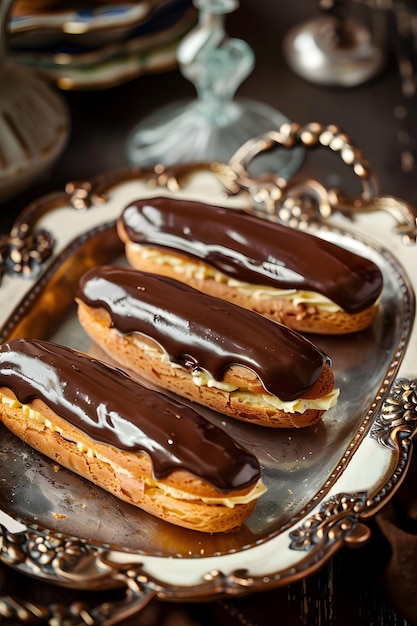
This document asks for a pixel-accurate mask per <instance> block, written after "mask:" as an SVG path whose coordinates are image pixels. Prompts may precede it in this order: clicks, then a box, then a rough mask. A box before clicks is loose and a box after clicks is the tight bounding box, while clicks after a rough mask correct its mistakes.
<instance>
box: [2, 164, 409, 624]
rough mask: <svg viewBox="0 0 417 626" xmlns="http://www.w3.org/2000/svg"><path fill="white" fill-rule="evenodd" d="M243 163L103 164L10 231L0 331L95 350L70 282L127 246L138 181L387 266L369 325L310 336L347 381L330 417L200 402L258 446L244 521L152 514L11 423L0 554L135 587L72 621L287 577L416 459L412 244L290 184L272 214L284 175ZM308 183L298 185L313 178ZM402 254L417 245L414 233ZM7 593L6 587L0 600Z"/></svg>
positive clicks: (5, 436)
mask: <svg viewBox="0 0 417 626" xmlns="http://www.w3.org/2000/svg"><path fill="white" fill-rule="evenodd" d="M241 163H242V161H240V164H241ZM243 174H244V176H242V168H241V169H239V167H236V164H234V165H233V164H232V165H230V164H227V165H226V164H219V163H214V164H197V165H193V166H190V165H189V166H178V167H176V168H170V169H169V170H165V169H163V168H156V169H155V171H152V172H151V171H140V170H135V169H128V170H123V171H120V172H111V173H106V174H103V175H102V176H99V177H97V178H96V179H95V180H93V181H90V182H83V183H70V184H68V186H67V188H66V189H65V190H64V191H63V192H57V193H54V194H50V195H48V196H45V197H43V198H41V199H40V200H39V201H37V202H35V203H33V204H32V205H30V206H29V207H28V208H27V209H26V210H25V211H24V212H23V213H22V215H21V216H20V217H19V219H18V220H17V222H16V224H15V226H14V228H13V229H12V232H11V233H10V235H7V236H6V235H4V236H2V238H1V239H0V272H1V281H2V282H1V286H0V310H1V312H2V314H1V320H0V323H1V326H0V335H1V340H2V341H4V340H6V339H9V338H12V337H14V336H36V337H47V338H50V339H53V340H55V341H60V342H62V343H66V344H68V345H71V346H73V347H75V348H79V349H82V350H85V351H89V352H90V353H92V354H94V355H95V356H100V353H99V351H98V349H97V348H96V347H95V346H93V345H91V343H90V342H89V340H88V338H87V337H86V336H85V335H84V334H83V331H82V330H81V329H80V327H79V326H78V323H77V320H76V316H75V314H74V303H73V298H74V292H75V287H76V284H77V281H78V278H79V276H80V275H81V274H82V273H83V271H85V269H87V268H88V267H91V266H92V265H95V264H97V263H103V262H113V261H114V262H123V250H122V248H121V244H120V242H119V241H118V239H117V236H116V233H115V220H116V218H117V216H118V215H119V214H120V212H121V210H122V209H123V207H124V206H125V205H126V204H127V203H128V202H129V201H131V200H133V199H135V198H137V197H139V196H152V195H156V194H158V195H161V194H162V195H163V194H166V195H172V194H174V195H175V196H177V197H187V198H193V199H208V200H210V201H213V202H215V203H216V202H217V203H219V204H227V205H230V207H231V210H232V209H233V208H234V207H245V208H247V209H248V210H253V211H256V212H257V213H260V214H261V215H263V217H265V218H266V219H277V218H278V219H281V220H283V221H286V222H287V223H289V224H290V225H291V226H293V227H296V228H303V229H306V230H309V231H312V232H314V233H315V234H317V235H318V236H320V237H325V238H328V239H330V240H332V241H334V242H336V243H338V244H339V245H342V246H346V247H348V248H350V249H352V250H354V251H356V252H358V253H360V254H363V255H365V256H368V257H369V258H371V259H372V260H374V261H375V262H376V263H377V264H378V265H379V266H380V268H381V270H382V272H383V275H384V291H383V295H382V300H381V305H380V310H379V313H378V316H377V318H376V320H375V323H374V324H373V326H372V328H371V329H369V330H368V331H366V332H363V333H359V334H358V335H354V336H352V337H348V338H346V337H345V338H343V337H341V338H326V337H322V338H320V339H318V338H314V341H316V342H317V343H318V344H319V345H321V347H322V348H323V349H325V350H326V351H327V352H328V353H329V354H330V356H331V357H332V359H333V366H334V370H335V374H336V383H337V385H338V386H339V387H340V389H341V396H340V401H339V403H338V405H337V406H336V407H334V409H331V410H330V411H329V412H328V413H327V414H326V416H325V418H324V419H323V422H322V423H321V424H319V425H318V426H317V427H314V429H307V430H300V431H282V432H275V431H274V432H273V433H272V435H271V432H270V430H269V429H260V428H257V427H254V426H252V425H249V424H242V423H238V422H236V423H231V422H230V421H226V420H224V419H223V418H221V417H220V416H218V415H217V414H214V413H212V412H210V411H204V414H205V415H206V416H207V417H208V419H211V420H214V421H216V422H219V423H220V424H221V425H222V426H223V427H224V428H226V429H228V430H229V432H230V433H231V434H232V435H233V436H234V437H236V438H237V439H238V440H239V441H241V442H242V443H243V444H244V445H246V446H248V447H249V448H250V449H252V450H253V451H254V452H255V454H257V456H258V458H259V460H260V463H261V467H262V473H263V478H264V481H265V483H266V484H267V486H268V492H267V494H266V495H265V496H263V497H262V499H261V500H260V502H259V504H258V505H257V507H256V509H255V511H254V513H253V514H252V516H251V518H250V519H249V520H248V523H247V524H246V525H245V527H243V528H242V529H241V530H240V531H239V532H237V533H232V534H226V535H222V536H205V535H202V534H200V533H195V532H193V531H188V530H183V529H179V528H176V527H172V526H171V525H168V524H165V523H163V522H161V521H159V520H155V519H153V518H151V516H149V515H147V514H145V513H143V512H141V511H138V510H136V509H134V507H130V506H129V505H126V504H124V503H122V502H119V501H116V499H115V498H113V497H112V496H110V495H109V494H107V493H105V492H103V491H102V490H100V489H98V488H96V487H95V486H94V485H91V484H90V483H87V482H86V481H84V480H83V479H81V478H79V477H77V476H75V475H73V474H72V473H71V472H68V471H67V470H65V469H62V468H61V469H59V468H57V467H56V465H54V463H53V462H52V461H49V460H48V459H45V458H43V457H41V456H40V455H39V454H38V453H36V452H35V451H33V450H31V449H29V448H28V447H27V446H25V445H24V444H22V443H21V442H20V441H18V440H16V438H14V437H13V436H12V435H11V434H10V433H8V431H6V430H5V429H4V428H3V427H1V436H2V447H1V450H0V501H1V502H2V510H1V511H0V537H1V552H0V558H1V560H2V562H3V563H5V564H7V565H9V566H11V567H13V568H15V569H17V570H18V571H20V572H22V573H24V574H28V575H30V576H35V577H37V578H39V579H42V580H47V581H50V582H53V583H56V584H58V585H62V586H67V587H71V588H75V589H85V588H88V589H93V590H102V589H105V588H108V589H110V588H115V587H119V586H120V587H123V588H125V591H126V593H125V598H124V599H123V600H122V601H118V602H117V603H114V604H112V603H103V604H102V605H99V606H98V607H96V608H95V609H93V610H92V612H90V613H89V616H87V617H85V620H86V621H85V622H84V621H83V619H84V618H82V617H80V618H79V621H77V622H76V623H80V624H81V623H88V620H92V621H93V622H94V623H103V624H110V623H111V624H113V623H116V622H117V621H118V619H123V618H126V617H127V616H128V615H131V614H133V613H135V612H136V611H138V610H140V609H141V607H142V606H144V604H146V603H147V602H148V601H149V600H150V599H151V598H153V597H155V596H156V597H158V598H160V599H170V600H172V599H175V600H196V599H202V598H206V599H207V598H214V597H217V596H221V595H226V594H231V595H236V594H244V593H248V592H252V591H259V590H263V589H268V588H271V587H272V586H280V585H284V584H288V583H291V582H292V581H295V580H297V579H299V578H301V577H303V576H306V575H308V574H309V573H311V572H313V571H315V570H316V569H317V568H318V567H320V566H321V565H322V564H323V563H324V562H325V560H327V559H328V558H330V556H331V555H332V554H333V553H334V552H335V551H336V550H338V549H339V548H340V547H341V546H342V545H343V544H360V542H362V541H364V540H366V539H367V538H368V537H369V529H368V527H367V525H366V521H367V519H369V518H370V517H371V516H372V515H374V514H375V512H376V511H377V510H378V509H379V508H380V507H381V506H382V505H383V504H384V503H385V502H386V501H387V499H388V498H389V497H391V495H392V493H393V492H394V491H395V489H396V487H397V486H398V485H399V484H400V482H401V480H402V478H403V477H404V475H405V472H406V470H407V467H408V464H409V461H410V455H411V450H412V437H413V434H414V431H415V426H416V420H417V394H416V381H415V380H409V379H408V378H407V377H405V376H401V377H399V378H398V374H399V373H400V367H401V366H402V364H403V362H404V357H405V354H406V351H407V348H408V347H409V343H411V342H410V336H411V332H412V327H413V320H414V314H415V305H414V291H413V285H412V283H411V282H410V279H409V278H408V276H407V274H406V272H405V270H404V269H403V267H402V265H401V264H400V262H399V261H398V258H397V256H394V254H393V252H392V250H396V251H398V250H400V248H401V246H402V245H403V244H402V243H397V239H398V236H397V235H395V234H392V233H390V234H389V235H386V239H387V240H388V239H389V240H390V241H391V238H392V242H395V243H392V242H391V244H390V245H389V246H387V247H383V246H381V245H380V244H379V243H376V242H375V241H371V240H368V239H367V238H364V237H363V235H362V234H361V233H360V232H359V231H360V230H361V229H358V227H357V225H356V224H353V226H352V228H349V229H346V228H345V225H346V220H344V219H341V220H338V219H337V218H336V219H332V218H333V217H334V216H332V215H330V216H329V218H327V217H326V219H324V218H323V215H321V214H320V211H317V210H314V211H307V212H306V211H304V210H301V209H300V206H301V205H300V204H299V203H298V204H297V202H294V194H293V193H292V195H291V199H290V200H291V202H290V205H291V210H289V209H288V206H285V202H284V203H283V202H282V201H281V200H282V198H281V199H280V203H279V204H278V203H277V204H276V207H277V210H276V212H275V213H274V215H271V211H270V206H271V204H270V201H271V197H272V195H273V193H275V191H273V193H272V192H271V188H269V187H268V184H267V183H266V182H265V179H263V180H260V181H258V182H256V184H254V185H249V186H246V185H245V184H243V183H242V181H243V182H245V181H246V182H247V180H248V179H247V178H246V177H245V176H246V173H245V172H243ZM275 182H276V181H275ZM265 189H269V191H268V193H267V194H266V196H265V195H264V196H262V190H265ZM276 189H277V185H275V190H276ZM302 189H303V194H304V193H305V184H303V185H302ZM284 195H285V194H284ZM262 197H263V198H265V197H267V200H268V201H267V202H264V203H262V202H261V201H260V198H261V199H262ZM284 200H285V198H284ZM303 206H304V205H303ZM278 208H279V210H278ZM366 213H367V212H366ZM366 219H368V223H370V222H369V219H372V218H371V217H370V215H368V214H366V216H365V220H366ZM389 219H391V216H389ZM378 220H379V221H381V220H380V216H379V215H378ZM382 223H383V220H382ZM385 227H386V225H385V223H383V228H385ZM391 227H392V224H390V223H389V222H388V229H389V228H391ZM364 229H365V230H368V228H367V224H366V223H365V226H364V227H362V230H364ZM383 232H385V231H383ZM388 248H389V249H388ZM401 254H402V249H401ZM404 254H405V256H404V258H405V259H406V260H407V261H408V260H409V259H412V255H413V254H415V249H414V248H412V249H410V248H409V249H407V251H406V252H405V253H404ZM413 349H414V353H415V346H414V344H413ZM408 351H410V350H408ZM413 358H415V357H414V356H413ZM265 431H266V432H265ZM10 607H11V604H8V600H7V598H3V599H2V598H0V615H1V614H2V610H3V611H7V610H9V611H10V610H11V608H10Z"/></svg>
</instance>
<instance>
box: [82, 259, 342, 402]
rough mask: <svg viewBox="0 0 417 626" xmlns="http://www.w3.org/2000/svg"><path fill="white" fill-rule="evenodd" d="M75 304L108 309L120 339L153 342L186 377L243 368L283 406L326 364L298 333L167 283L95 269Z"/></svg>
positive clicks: (162, 279) (127, 272)
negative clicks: (136, 335)
mask: <svg viewBox="0 0 417 626" xmlns="http://www.w3.org/2000/svg"><path fill="white" fill-rule="evenodd" d="M77 298H79V299H80V300H82V301H83V302H85V304H87V305H88V306H90V307H101V308H104V309H106V311H107V312H108V313H109V315H110V318H111V323H112V325H113V326H114V327H115V328H116V329H117V330H118V331H119V332H121V333H122V334H130V333H134V332H138V333H142V334H143V335H147V336H149V337H151V338H152V339H154V340H155V341H156V342H157V343H158V344H159V345H160V346H161V347H162V348H163V349H164V350H165V352H166V353H167V354H168V355H169V358H170V360H171V361H172V362H174V363H179V364H180V365H182V366H184V367H185V368H187V369H188V370H191V371H193V370H198V369H199V368H203V369H205V370H207V371H208V372H210V374H211V375H212V376H213V377H214V378H215V379H217V380H221V379H222V378H223V375H224V372H225V371H226V369H227V368H228V367H230V366H231V365H233V364H240V365H244V366H246V367H249V368H250V369H251V370H253V371H254V372H255V373H256V374H257V375H258V376H259V378H260V380H261V382H262V384H263V385H264V387H265V390H266V391H267V392H269V393H271V394H273V395H276V396H278V397H279V398H281V399H282V400H294V399H297V398H300V397H302V396H303V393H305V392H306V391H307V390H308V389H311V387H312V386H313V385H314V383H315V382H316V381H317V379H318V378H319V376H320V372H321V370H322V368H323V365H324V363H325V362H330V361H329V358H328V357H327V356H326V355H324V354H323V352H321V351H320V350H319V349H318V348H316V347H315V346H314V345H313V344H312V343H310V342H309V341H307V340H306V339H304V338H303V337H302V336H301V335H299V334H298V333H296V332H294V331H292V330H289V329H288V328H286V327H284V326H281V325H280V324H277V323H275V322H272V321H271V320H268V319H266V318H264V317H263V316H261V315H259V314H258V313H254V312H252V311H248V310H246V309H243V308H242V307H239V306H237V305H235V304H231V303H230V302H225V301H223V300H220V299H219V298H213V297H211V296H208V295H206V294H203V293H201V292H199V291H197V290H196V289H193V288H192V287H189V286H188V285H185V284H184V283H180V282H179V281H176V280H173V279H171V278H167V277H162V276H156V275H154V274H149V273H146V272H139V271H136V270H133V269H131V268H116V267H110V266H108V267H99V268H93V269H92V270H90V271H89V272H87V273H86V274H85V275H84V276H83V277H82V278H81V281H80V284H79V289H78V293H77Z"/></svg>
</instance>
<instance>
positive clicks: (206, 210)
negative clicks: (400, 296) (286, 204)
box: [120, 197, 383, 314]
mask: <svg viewBox="0 0 417 626" xmlns="http://www.w3.org/2000/svg"><path fill="white" fill-rule="evenodd" d="M120 220H121V222H122V225H123V227H124V229H125V231H126V233H127V235H128V237H129V239H130V240H131V241H134V242H136V243H139V244H145V245H152V246H159V247H161V248H165V249H169V250H171V251H174V252H179V253H182V254H186V255H188V256H191V257H194V258H196V259H200V260H202V261H204V262H205V263H207V264H209V265H211V266H213V267H215V268H216V269H217V270H219V271H220V272H222V273H224V274H226V275H228V276H232V277H233V278H235V279H237V280H241V281H245V282H249V283H253V284H261V285H262V284H263V285H269V286H271V287H276V288H284V289H288V288H292V289H305V290H308V291H315V292H317V293H321V294H322V295H324V296H326V297H328V298H329V299H330V300H332V301H333V302H336V303H337V304H338V305H339V306H340V307H341V308H342V309H344V310H345V311H347V312H348V313H351V314H352V313H357V312H359V311H362V310H364V309H366V308H368V307H369V306H371V305H372V304H373V303H374V302H375V300H376V299H377V298H378V296H379V294H380V292H381V289H382V282H383V280H382V274H381V272H380V270H379V268H378V267H377V266H376V265H375V264H374V263H372V262H371V261H369V260H368V259H365V258H362V257H360V256H358V255H357V254H354V253H352V252H350V251H348V250H345V249H344V248H341V247H339V246H336V245H335V244H332V243H330V242H327V241H325V240H322V239H321V238H319V237H316V236H314V235H310V234H308V233H305V232H302V231H299V230H296V229H294V228H289V227H287V226H283V225H280V224H275V223H272V222H266V220H262V219H261V218H258V217H255V216H252V215H249V214H247V213H244V212H243V211H236V210H233V209H225V208H220V207H216V206H211V205H208V204H203V203H200V202H194V201H184V200H178V199H174V198H165V197H158V198H147V199H143V200H139V201H137V202H134V203H133V204H131V205H130V206H128V207H127V208H126V209H125V210H124V212H123V214H122V216H121V218H120Z"/></svg>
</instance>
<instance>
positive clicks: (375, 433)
mask: <svg viewBox="0 0 417 626" xmlns="http://www.w3.org/2000/svg"><path fill="white" fill-rule="evenodd" d="M416 427H417V380H413V381H410V380H407V379H406V378H399V379H398V380H396V381H395V382H394V384H393V385H392V387H391V390H390V393H389V396H388V397H387V398H386V400H385V402H384V404H383V405H382V409H381V412H380V414H379V415H378V417H377V419H376V420H375V422H374V424H373V427H372V431H371V436H372V437H373V438H374V439H376V440H377V441H379V442H380V443H382V444H383V445H385V446H387V447H388V448H392V449H395V448H397V443H396V438H397V436H400V437H401V439H402V441H404V440H409V439H411V438H412V436H413V434H414V431H415V429H416Z"/></svg>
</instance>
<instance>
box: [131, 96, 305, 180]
mask: <svg viewBox="0 0 417 626" xmlns="http://www.w3.org/2000/svg"><path fill="white" fill-rule="evenodd" d="M288 121H289V120H288V118H287V117H285V116H284V115H283V114H282V113H280V112H279V111H276V110H275V109H274V108H273V107H270V106H269V105H266V104H263V103H261V102H257V101H253V100H248V99H235V100H233V101H231V102H226V103H222V102H218V101H216V102H214V101H213V102H211V101H207V102H205V101H203V100H199V99H195V100H191V101H179V102H175V103H173V104H170V105H168V106H166V107H163V108H162V109H159V110H158V111H156V112H155V113H153V114H151V115H150V116H149V117H147V118H145V119H144V120H143V121H142V122H140V123H139V124H138V125H137V126H136V127H135V128H134V129H133V130H132V132H131V133H130V136H129V137H128V141H127V156H128V159H129V162H130V163H131V165H134V166H137V167H144V168H146V167H154V166H155V165H159V164H161V165H164V166H171V165H175V164H179V163H196V162H199V163H200V162H201V163H203V162H204V163H205V162H213V161H214V162H222V163H227V162H228V161H229V159H230V158H231V157H232V156H233V154H234V153H235V152H236V151H237V150H238V149H239V148H240V147H241V146H242V145H243V144H244V143H245V142H246V141H247V140H248V139H252V138H254V137H257V136H259V135H262V134H263V133H265V132H268V131H270V130H274V129H278V128H279V127H280V126H281V125H282V124H283V123H284V122H288ZM303 155H304V151H303V149H302V148H299V147H298V148H294V149H283V150H279V151H274V154H272V153H271V155H270V156H269V155H266V154H264V155H262V164H263V171H266V170H268V171H270V172H274V173H279V174H280V175H281V176H283V177H284V178H290V177H291V176H292V175H293V174H294V172H295V171H296V170H297V169H298V168H299V166H300V165H301V163H302V160H303Z"/></svg>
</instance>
